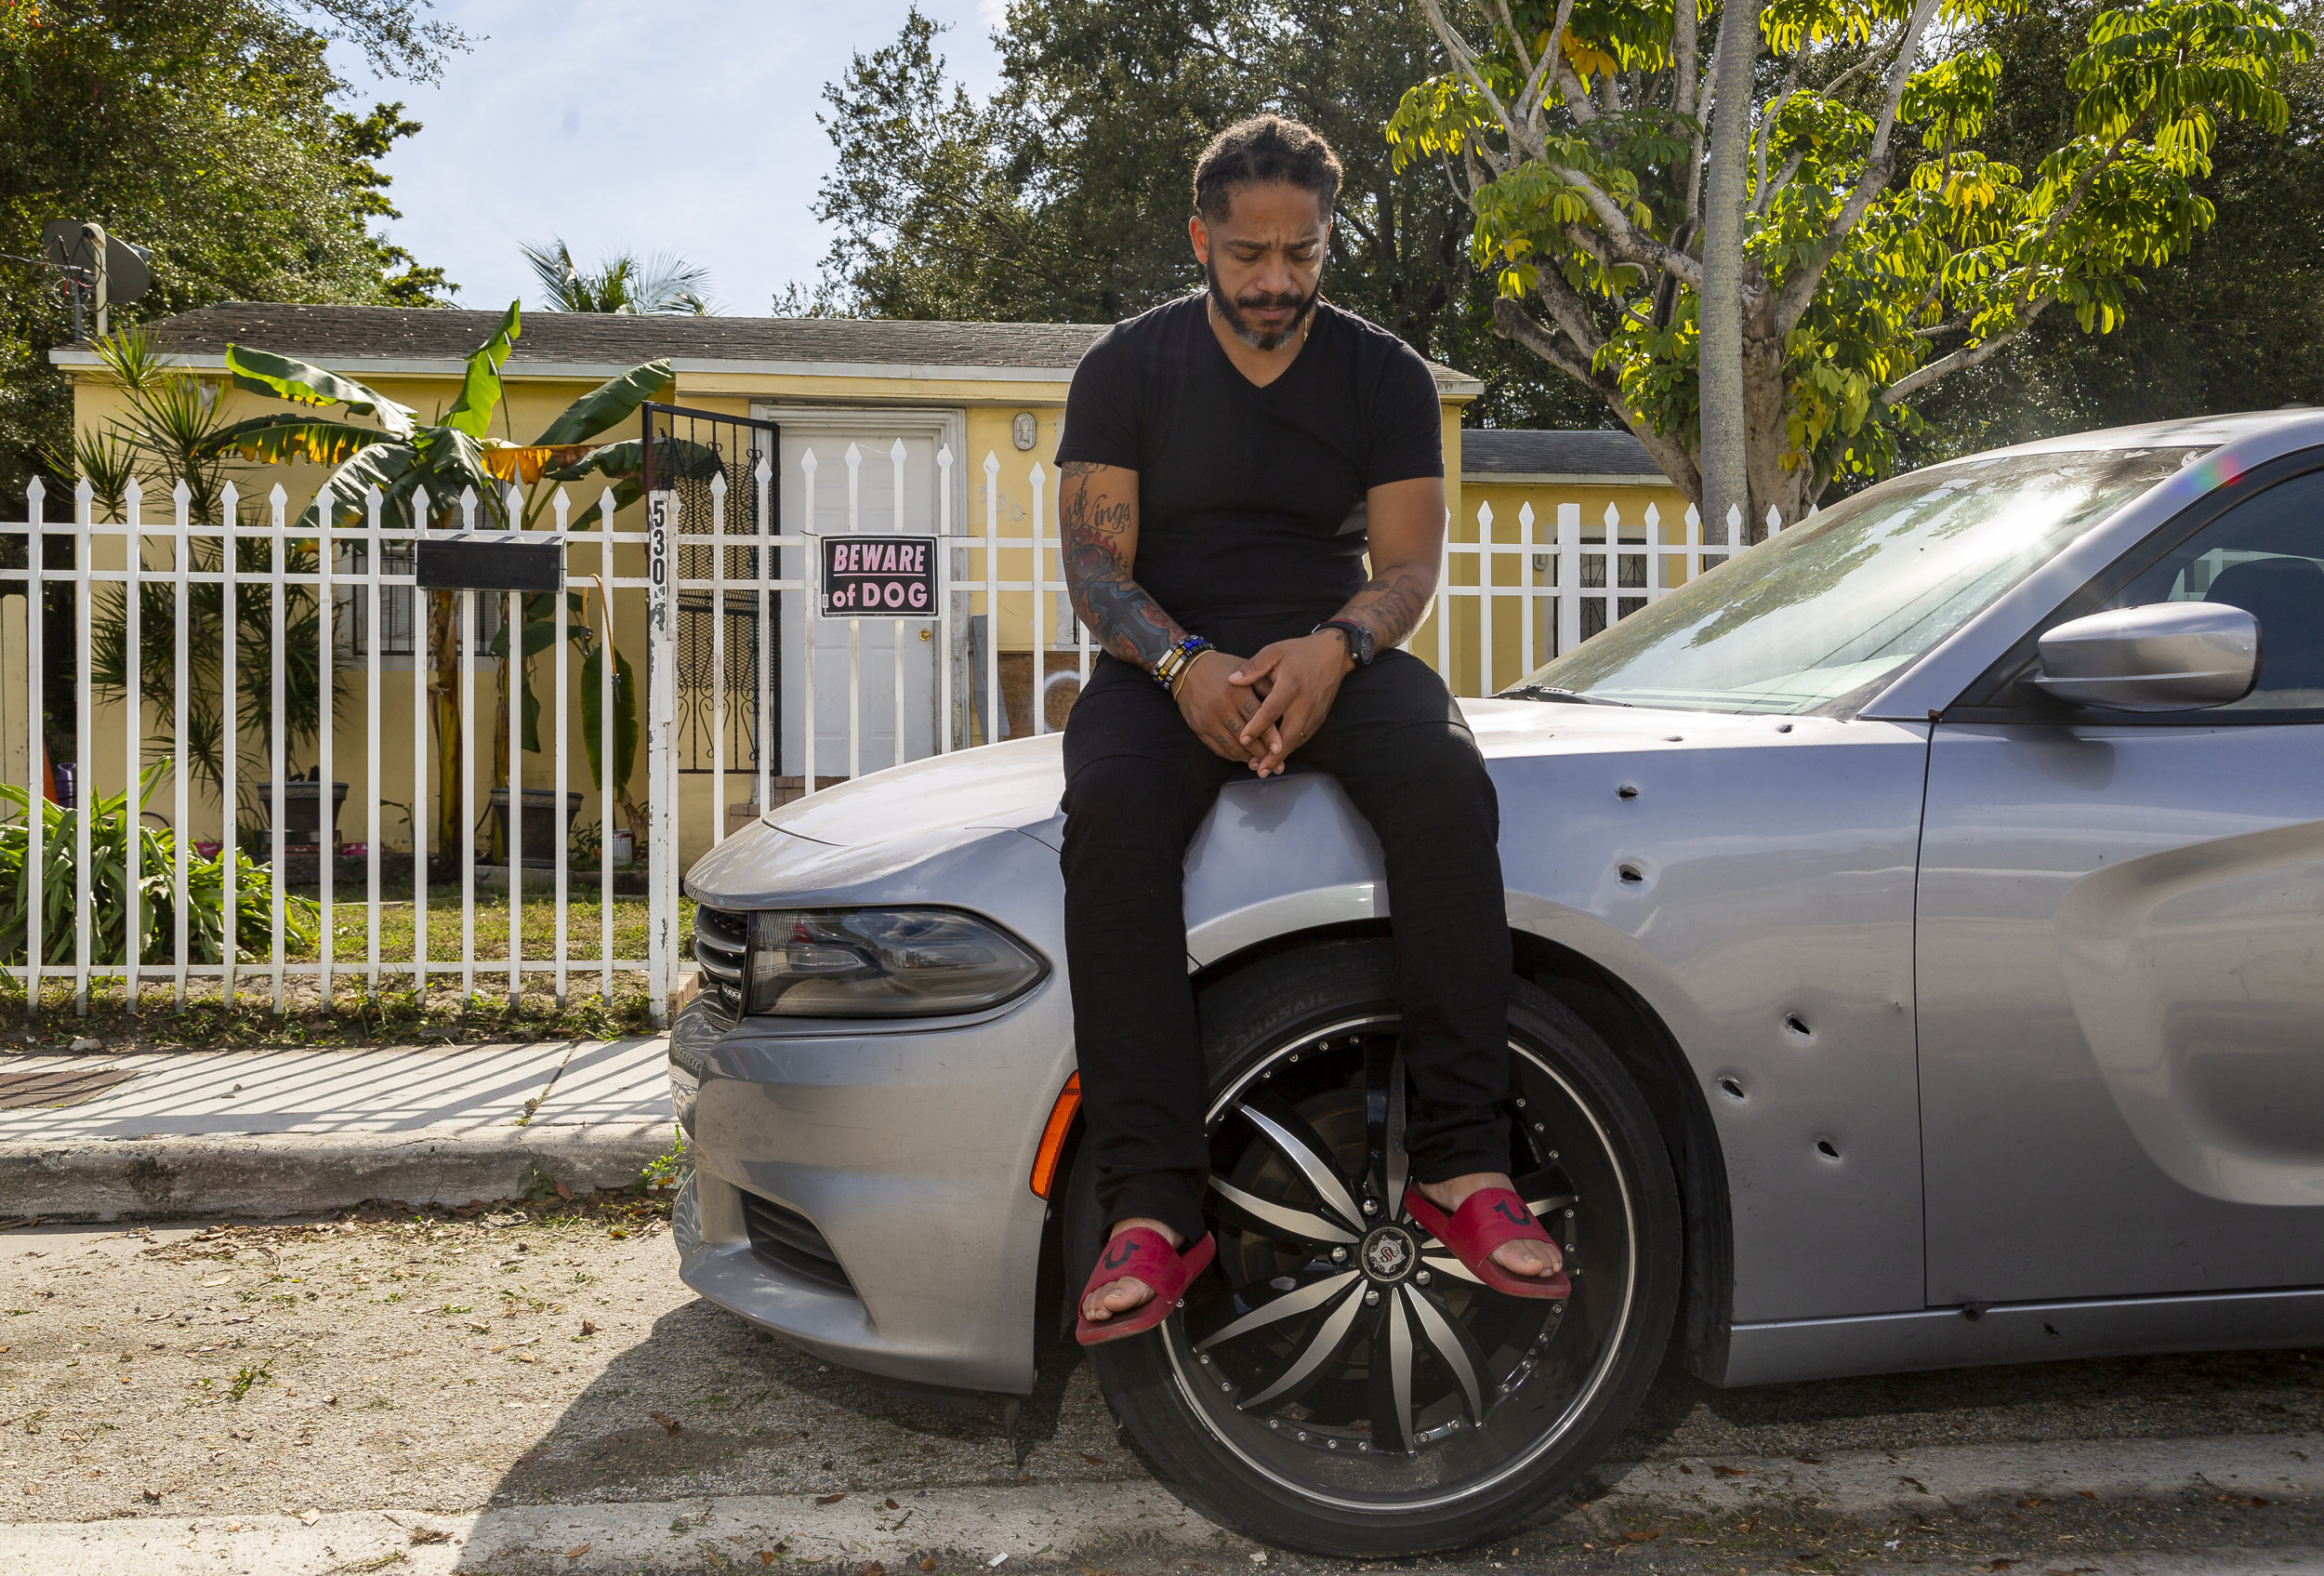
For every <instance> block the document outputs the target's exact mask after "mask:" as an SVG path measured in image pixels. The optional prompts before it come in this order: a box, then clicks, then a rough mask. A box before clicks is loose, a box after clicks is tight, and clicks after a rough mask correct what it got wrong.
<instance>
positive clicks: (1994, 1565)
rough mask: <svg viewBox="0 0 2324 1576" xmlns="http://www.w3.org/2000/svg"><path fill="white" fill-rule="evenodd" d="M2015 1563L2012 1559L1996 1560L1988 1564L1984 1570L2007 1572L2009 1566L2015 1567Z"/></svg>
mask: <svg viewBox="0 0 2324 1576" xmlns="http://www.w3.org/2000/svg"><path fill="white" fill-rule="evenodd" d="M2016 1563H2017V1562H2016V1561H2015V1560H2014V1559H1997V1560H1994V1561H1992V1562H1991V1563H1990V1564H1988V1565H1987V1567H1986V1569H1987V1570H2007V1569H2009V1568H2010V1567H2011V1566H2013V1565H2015V1564H2016Z"/></svg>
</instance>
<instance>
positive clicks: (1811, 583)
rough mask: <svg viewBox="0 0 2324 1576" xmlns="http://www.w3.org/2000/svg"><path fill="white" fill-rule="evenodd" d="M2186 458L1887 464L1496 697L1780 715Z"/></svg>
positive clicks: (2011, 575) (1951, 619)
mask: <svg viewBox="0 0 2324 1576" xmlns="http://www.w3.org/2000/svg"><path fill="white" fill-rule="evenodd" d="M2204 452H2205V451H2203V450H2201V449H2193V448H2148V449H2097V450H2087V451H2081V452H2074V453H2053V454H2036V455H2012V456H2003V457H1996V458H1992V459H1967V460H1961V461H1957V462H1955V463H1953V464H1950V465H1942V466H1934V467H1932V468H1930V469H1929V470H1918V471H1914V472H1913V473H1912V474H1910V475H1908V476H1899V477H1897V478H1895V480H1894V481H1890V482H1886V483H1882V484H1881V485H1879V486H1877V487H1873V488H1870V489H1868V490H1867V491H1865V492H1862V493H1859V494H1857V495H1856V496H1855V497H1852V498H1849V499H1847V500H1846V501H1845V502H1842V503H1840V504H1836V505H1834V506H1833V507H1832V508H1830V509H1828V510H1823V511H1822V512H1820V513H1818V514H1816V515H1814V516H1811V517H1810V518H1809V519H1807V520H1805V521H1803V522H1802V523H1800V524H1798V525H1795V526H1793V527H1792V528H1791V529H1790V530H1788V531H1786V532H1784V533H1783V534H1782V535H1781V536H1777V537H1776V538H1775V539H1774V540H1772V541H1769V542H1766V543H1763V545H1761V546H1759V547H1757V548H1754V549H1752V550H1750V552H1748V553H1744V554H1741V555H1739V556H1738V557H1736V558H1734V559H1731V560H1729V561H1728V562H1727V563H1722V564H1719V565H1717V566H1716V567H1714V568H1712V569H1710V571H1709V572H1708V573H1706V574H1703V575H1699V576H1696V577H1695V578H1694V579H1693V580H1691V581H1689V582H1688V583H1687V584H1686V585H1684V586H1682V587H1680V588H1679V589H1676V590H1673V591H1672V592H1670V594H1669V595H1668V596H1665V597H1662V598H1660V599H1659V600H1657V601H1655V602H1652V603H1647V605H1646V606H1644V608H1641V609H1640V610H1639V611H1637V612H1635V613H1633V614H1631V616H1629V617H1627V618H1624V619H1622V620H1621V621H1620V622H1618V623H1617V624H1615V625H1614V626H1613V627H1612V628H1611V629H1606V630H1605V631H1604V632H1603V633H1601V634H1599V635H1596V636H1594V637H1592V638H1591V639H1590V640H1587V641H1584V642H1581V643H1580V644H1579V645H1577V646H1576V647H1575V648H1574V649H1573V650H1572V651H1569V652H1567V653H1565V655H1564V656H1559V657H1558V658H1556V659H1555V660H1554V661H1552V662H1551V663H1550V664H1548V665H1547V666H1546V667H1544V668H1541V669H1538V671H1536V672H1535V673H1533V674H1532V675H1531V676H1530V677H1528V678H1527V679H1526V680H1525V682H1523V683H1520V684H1518V685H1516V686H1515V687H1513V688H1512V689H1510V690H1508V691H1506V692H1504V693H1506V694H1508V695H1516V696H1521V697H1525V698H1531V699H1540V700H1566V699H1573V700H1588V701H1600V702H1607V703H1612V704H1617V705H1623V706H1661V707H1672V708H1678V709H1686V710H1696V711H1763V712H1778V713H1786V714H1798V713H1802V712H1808V711H1814V710H1817V709H1823V708H1833V707H1835V703H1839V702H1842V701H1845V700H1846V699H1848V698H1849V697H1851V696H1855V695H1866V696H1868V695H1869V694H1870V693H1871V692H1872V691H1873V689H1874V688H1875V686H1877V685H1879V684H1881V683H1882V682H1885V681H1886V680H1887V679H1888V678H1890V677H1891V676H1892V675H1894V674H1895V673H1896V672H1897V671H1898V670H1899V669H1902V668H1903V667H1904V666H1905V665H1906V664H1907V663H1908V662H1910V661H1911V660H1912V659H1913V658H1914V657H1916V656H1920V655H1921V653H1922V652H1924V651H1926V650H1928V649H1929V648H1930V647H1931V646H1933V645H1934V644H1936V643H1937V642H1939V641H1942V640H1943V639H1944V638H1945V637H1946V636H1948V635H1949V634H1951V633H1952V632H1953V631H1954V630H1955V629H1959V628H1960V627H1961V625H1962V624H1964V623H1966V622H1967V621H1968V620H1969V619H1970V618H1971V617H1973V616H1975V615H1976V614H1977V613H1978V612H1980V611H1981V610H1983V609H1984V608H1985V607H1987V605H1988V604H1990V603H1992V602H1993V600H1994V599H1995V598H1996V597H1999V596H2000V594H2001V593H2002V592H2004V591H2006V590H2008V589H2010V588H2011V587H2012V586H2014V585H2015V584H2017V582H2018V581H2020V580H2022V579H2024V578H2025V577H2026V576H2027V575H2029V574H2031V573H2032V572H2033V571H2034V570H2035V569H2036V568H2038V567H2040V565H2041V564H2042V563H2046V562H2048V561H2049V560H2050V559H2051V558H2052V557H2053V556H2054V555H2056V554H2057V553H2058V552H2059V551H2060V550H2063V549H2064V548H2065V547H2066V545H2067V543H2069V542H2071V541H2072V540H2073V539H2074V538H2075V537H2076V536H2080V534H2081V533H2082V531H2083V530H2084V529H2086V528H2087V527H2089V526H2091V525H2093V524H2095V523H2097V522H2098V521H2099V520H2100V519H2102V518H2103V517H2104V516H2106V514H2109V513H2111V512H2112V511H2113V510H2115V509H2116V508H2117V507H2119V505H2121V504H2124V503H2127V502H2128V501H2130V500H2131V499H2132V498H2133V497H2137V496H2138V495H2139V494H2141V493H2143V492H2145V491H2146V490H2147V489H2148V488H2149V487H2152V486H2153V485H2155V484H2156V483H2159V482H2160V481H2162V480H2164V479H2165V478H2167V477H2169V476H2170V475H2172V473H2173V472H2175V471H2177V470H2180V469H2181V468H2182V467H2183V466H2185V465H2186V464H2188V463H2189V462H2191V461H2192V460H2194V459H2195V458H2197V457H2199V456H2200V455H2201V454H2202V453H2204Z"/></svg>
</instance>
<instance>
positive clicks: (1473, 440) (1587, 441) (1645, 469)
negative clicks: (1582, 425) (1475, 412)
mask: <svg viewBox="0 0 2324 1576" xmlns="http://www.w3.org/2000/svg"><path fill="white" fill-rule="evenodd" d="M1460 470H1461V474H1463V475H1465V476H1486V475H1490V474H1493V473H1496V472H1499V473H1501V474H1516V475H1527V476H1659V475H1661V474H1662V468H1661V467H1660V466H1658V465H1657V464H1656V463H1655V462H1654V461H1653V460H1651V459H1649V458H1647V457H1646V445H1645V444H1642V443H1640V442H1639V441H1638V440H1637V439H1636V438H1635V437H1633V436H1632V435H1631V434H1630V433H1628V432H1543V431H1535V430H1526V429H1520V430H1495V429H1491V428H1484V427H1472V428H1467V429H1464V430H1462V431H1461V434H1460Z"/></svg>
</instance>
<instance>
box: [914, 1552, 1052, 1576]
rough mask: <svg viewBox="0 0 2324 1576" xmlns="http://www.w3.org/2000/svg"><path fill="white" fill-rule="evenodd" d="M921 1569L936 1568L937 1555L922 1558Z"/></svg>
mask: <svg viewBox="0 0 2324 1576" xmlns="http://www.w3.org/2000/svg"><path fill="white" fill-rule="evenodd" d="M920 1569H922V1570H933V1569H936V1556H934V1555H932V1554H931V1555H930V1556H928V1557H927V1558H926V1559H923V1560H921V1561H920ZM1081 1569H1083V1570H1085V1571H1088V1570H1089V1567H1088V1566H1086V1565H1085V1566H1083V1567H1082V1568H1081ZM1090 1576H1095V1573H1094V1572H1091V1573H1090Z"/></svg>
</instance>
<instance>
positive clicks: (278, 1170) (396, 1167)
mask: <svg viewBox="0 0 2324 1576" xmlns="http://www.w3.org/2000/svg"><path fill="white" fill-rule="evenodd" d="M669 1143H670V1125H669V1123H668V1122H667V1121H661V1120H655V1121H643V1122H619V1123H592V1124H589V1125H587V1126H582V1125H574V1126H563V1127H561V1126H558V1125H556V1124H554V1123H539V1124H535V1125H532V1126H527V1127H517V1126H515V1125H513V1124H511V1125H508V1126H495V1127H450V1128H447V1127H435V1128H416V1129H413V1130H411V1131H408V1132H320V1133H310V1132H276V1133H247V1134H236V1135H231V1136H226V1135H219V1134H192V1135H177V1134H170V1135H158V1134H157V1135H155V1136H152V1137H148V1138H110V1139H90V1140H86V1141H81V1142H75V1143H70V1144H53V1143H50V1144H44V1143H40V1142H38V1141H33V1142H29V1143H14V1144H0V1215H20V1216H21V1215H37V1216H39V1217H40V1218H42V1219H43V1220H53V1221H60V1222H61V1221H99V1222H101V1221H117V1220H171V1219H177V1220H183V1219H187V1218H189V1217H191V1216H195V1215H246V1216H255V1217H259V1218H268V1217H273V1216H281V1215H297V1214H312V1213H316V1212H322V1211H326V1210H339V1209H346V1208H349V1207H350V1206H352V1205H356V1204H361V1203H363V1202H364V1201H365V1200H367V1199H393V1200H396V1201H399V1202H402V1203H407V1204H442V1205H456V1204H465V1203H467V1202H469V1200H470V1199H509V1198H514V1197H516V1196H517V1195H518V1194H519V1193H521V1192H522V1181H521V1180H520V1179H521V1178H522V1176H523V1174H524V1172H525V1170H526V1168H527V1167H528V1166H538V1167H540V1169H541V1170H542V1171H544V1172H548V1174H549V1175H550V1176H551V1177H553V1178H555V1179H556V1180H557V1181H559V1182H564V1183H570V1184H571V1185H573V1187H574V1190H575V1191H576V1192H583V1191H588V1190H589V1189H592V1188H598V1187H627V1186H628V1185H630V1184H631V1183H633V1182H635V1181H637V1180H638V1172H640V1170H641V1169H643V1167H644V1166H645V1164H646V1163H647V1162H648V1161H650V1160H652V1159H654V1157H655V1156H657V1155H659V1154H661V1153H662V1152H663V1151H664V1150H666V1149H667V1148H668V1147H669Z"/></svg>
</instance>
